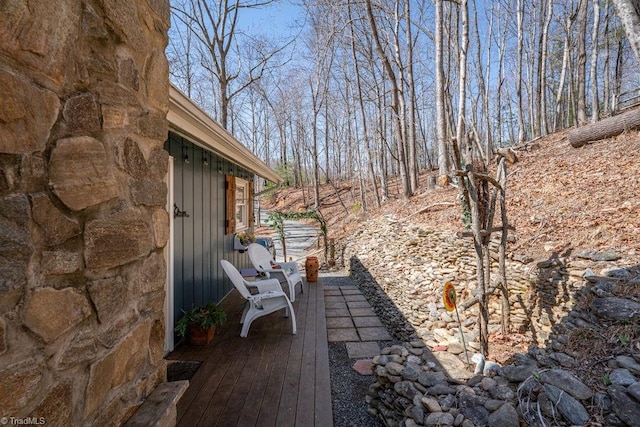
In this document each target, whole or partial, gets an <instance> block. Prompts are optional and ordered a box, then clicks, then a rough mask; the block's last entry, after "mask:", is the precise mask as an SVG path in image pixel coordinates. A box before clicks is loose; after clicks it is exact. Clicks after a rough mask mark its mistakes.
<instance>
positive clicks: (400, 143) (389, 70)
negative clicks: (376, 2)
mask: <svg viewBox="0 0 640 427" xmlns="http://www.w3.org/2000/svg"><path fill="white" fill-rule="evenodd" d="M365 5H366V11H367V18H368V20H369V25H370V26H371V33H372V37H373V41H374V43H375V46H376V51H377V52H378V56H379V58H380V60H381V61H382V64H383V66H384V70H385V72H386V75H387V77H388V79H389V84H390V85H391V114H392V115H393V120H394V125H395V126H394V132H395V140H396V149H397V155H398V163H399V171H400V181H401V183H402V197H403V198H404V199H405V200H408V199H409V197H410V196H411V185H410V184H409V177H408V174H407V162H406V154H405V144H404V138H403V135H402V129H403V122H402V119H401V117H402V111H401V99H400V97H401V95H402V87H401V86H400V85H399V84H398V78H397V76H396V73H395V71H394V69H393V67H392V66H391V61H390V60H389V58H388V57H387V54H386V53H385V51H384V48H383V47H382V43H381V41H380V34H379V32H378V25H377V23H376V19H375V16H374V15H373V7H372V5H371V0H366V1H365Z"/></svg>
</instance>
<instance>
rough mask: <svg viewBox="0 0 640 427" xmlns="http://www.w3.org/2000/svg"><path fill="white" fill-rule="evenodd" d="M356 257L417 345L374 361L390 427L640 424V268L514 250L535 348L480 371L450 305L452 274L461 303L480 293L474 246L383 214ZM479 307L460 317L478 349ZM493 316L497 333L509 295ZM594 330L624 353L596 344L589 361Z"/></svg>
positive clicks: (514, 279)
mask: <svg viewBox="0 0 640 427" xmlns="http://www.w3.org/2000/svg"><path fill="white" fill-rule="evenodd" d="M344 256H345V261H346V260H348V261H349V263H350V269H351V275H352V277H353V278H354V279H355V280H356V282H357V283H358V286H359V287H360V289H361V290H362V291H363V294H365V295H366V296H367V299H368V300H369V302H370V303H371V305H372V306H373V308H374V310H375V311H376V314H377V315H378V316H379V317H380V318H381V320H382V321H383V322H384V323H385V324H386V326H387V328H388V329H389V330H390V332H392V333H393V334H394V335H395V336H396V338H398V339H399V340H401V341H405V342H404V344H403V345H396V346H392V347H389V348H385V349H384V350H383V351H382V353H381V354H380V355H379V356H377V357H375V358H374V359H373V363H374V383H373V384H372V385H371V387H370V388H369V392H368V397H367V403H368V404H369V410H370V412H371V413H373V414H374V415H376V416H378V417H379V418H381V419H382V420H383V421H384V424H385V425H387V426H400V425H406V426H423V425H424V426H464V427H473V426H486V425H489V426H496V427H498V426H500V427H503V426H514V427H516V426H519V425H520V424H521V422H525V423H526V425H585V424H586V423H588V422H594V423H600V424H599V425H611V426H614V425H615V426H636V425H638V424H637V423H638V420H640V381H639V379H640V341H639V339H640V337H638V335H637V331H638V330H639V329H638V325H639V324H640V303H638V299H639V298H640V269H639V268H640V267H639V266H638V265H634V264H633V263H631V264H629V265H623V264H624V262H623V261H622V260H620V264H618V263H616V264H613V263H612V261H618V260H619V258H620V255H618V254H616V253H614V252H597V251H585V252H580V253H576V254H572V255H571V256H561V255H558V254H553V253H551V254H550V256H549V258H547V259H543V260H538V261H535V260H530V259H529V260H527V259H522V260H516V259H514V258H515V257H514V256H512V257H511V259H510V260H509V261H508V262H507V270H508V271H507V280H508V282H509V290H510V293H511V295H510V301H511V312H512V320H513V325H514V326H515V327H516V328H517V329H519V330H521V331H528V332H529V333H530V335H531V337H532V338H533V340H534V345H532V346H530V347H529V348H528V351H527V352H526V353H523V354H520V353H516V352H515V351H514V354H513V358H512V359H513V360H514V363H511V364H509V365H506V366H499V365H496V364H495V363H489V362H487V363H485V364H484V366H483V367H482V366H476V367H475V368H476V369H475V373H474V372H473V370H474V369H473V368H474V366H473V365H471V366H469V365H467V364H466V363H465V362H466V361H465V356H464V347H463V345H462V343H461V339H460V332H461V331H460V327H459V326H458V323H457V321H454V318H453V317H452V316H451V315H449V313H447V312H446V311H445V310H444V304H443V302H442V287H443V284H444V282H445V281H447V280H451V281H453V282H454V283H456V285H457V290H458V296H459V303H461V302H463V301H464V300H466V299H468V298H471V296H472V295H471V294H472V290H473V288H474V287H475V257H474V254H473V248H472V243H471V241H467V240H466V239H461V238H458V237H457V236H456V235H455V234H453V233H449V232H446V231H442V230H433V229H429V228H426V227H421V226H417V225H411V224H402V223H400V222H398V221H396V220H395V219H394V218H390V217H383V218H378V219H376V220H372V221H370V222H369V223H367V224H365V225H364V226H362V227H361V228H359V229H358V230H357V231H356V232H354V233H353V234H352V235H351V237H350V239H349V241H348V242H347V244H346V247H345V250H344ZM493 267H494V268H493V270H494V271H493V273H492V274H494V275H495V274H496V273H497V265H494V266H493ZM494 277H495V276H494ZM474 307H476V308H475V309H474V308H469V309H467V310H463V311H462V312H461V313H460V317H461V322H462V325H463V326H462V333H463V334H464V336H465V340H466V342H467V345H468V347H469V349H470V352H471V353H474V352H475V351H477V350H478V349H479V343H478V341H477V336H478V330H477V317H476V313H477V306H474ZM490 312H491V318H490V327H489V330H490V331H493V332H497V331H499V330H500V307H499V301H498V297H497V296H494V297H492V298H491V310H490ZM612 328H613V329H612ZM621 328H622V329H621ZM625 328H629V329H625ZM607 331H609V332H607ZM611 331H622V332H620V334H621V335H620V336H617V335H615V333H614V336H611V334H612V333H613V332H611ZM625 331H634V332H625ZM607 334H608V335H607ZM625 336H626V338H624V337H625ZM589 337H592V338H593V337H597V338H598V339H599V340H600V341H599V342H600V344H597V345H606V346H611V347H612V348H615V351H613V352H612V353H611V354H607V355H604V356H603V355H601V354H600V353H597V351H599V350H600V349H595V348H594V349H593V353H596V356H594V357H595V359H594V360H591V359H589V357H590V353H592V352H590V351H586V352H585V351H584V348H583V347H584V346H589V345H594V344H593V342H595V341H592V342H591V343H590V342H589V341H588V340H589ZM607 338H608V341H606V340H605V339H607ZM576 340H578V341H576ZM580 340H584V344H582V345H581V344H580ZM605 341H606V342H605ZM576 348H577V350H576ZM483 368H484V369H483ZM604 378H607V380H604ZM554 423H556V424H554Z"/></svg>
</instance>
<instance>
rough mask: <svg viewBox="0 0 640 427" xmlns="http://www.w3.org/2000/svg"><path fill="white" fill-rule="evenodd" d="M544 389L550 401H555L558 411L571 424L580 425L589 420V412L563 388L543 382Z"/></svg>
mask: <svg viewBox="0 0 640 427" xmlns="http://www.w3.org/2000/svg"><path fill="white" fill-rule="evenodd" d="M544 391H545V393H546V394H547V396H548V397H549V400H551V402H554V403H555V402H557V405H556V406H557V408H558V411H559V412H560V414H561V415H562V416H563V417H564V418H565V419H566V420H567V421H569V422H570V423H571V424H576V425H582V424H585V423H586V422H587V421H589V414H588V413H587V410H586V409H585V408H584V406H582V404H581V403H580V402H578V401H577V400H576V399H574V398H573V397H572V396H571V395H569V394H568V393H566V392H565V391H564V390H561V389H559V388H558V387H555V386H553V385H551V384H545V385H544Z"/></svg>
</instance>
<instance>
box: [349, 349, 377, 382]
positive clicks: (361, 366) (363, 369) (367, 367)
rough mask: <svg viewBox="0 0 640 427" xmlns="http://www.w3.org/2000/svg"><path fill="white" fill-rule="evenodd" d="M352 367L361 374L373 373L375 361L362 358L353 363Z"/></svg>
mask: <svg viewBox="0 0 640 427" xmlns="http://www.w3.org/2000/svg"><path fill="white" fill-rule="evenodd" d="M363 344H364V343H363ZM352 368H353V370H354V371H356V372H357V373H358V374H360V375H363V376H364V375H373V361H372V360H371V359H360V360H358V361H357V362H356V363H354V364H353V366H352Z"/></svg>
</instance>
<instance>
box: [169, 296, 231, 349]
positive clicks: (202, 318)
mask: <svg viewBox="0 0 640 427" xmlns="http://www.w3.org/2000/svg"><path fill="white" fill-rule="evenodd" d="M182 313H183V316H182V317H181V318H180V320H178V322H177V323H176V329H175V330H176V332H177V333H178V335H180V336H181V337H184V336H186V335H187V333H188V334H189V343H190V344H191V345H207V344H209V343H210V342H211V340H213V336H214V334H215V332H216V326H221V325H223V324H224V323H225V322H226V321H227V314H226V313H225V312H224V311H223V310H221V309H220V308H219V307H218V306H217V305H216V304H215V303H214V302H210V303H208V304H207V305H205V306H201V307H193V308H192V309H191V310H189V311H184V310H182Z"/></svg>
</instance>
